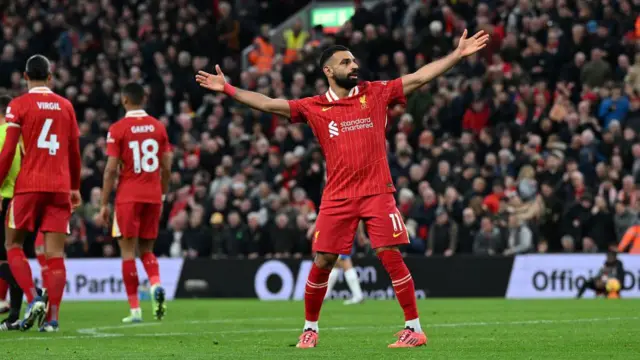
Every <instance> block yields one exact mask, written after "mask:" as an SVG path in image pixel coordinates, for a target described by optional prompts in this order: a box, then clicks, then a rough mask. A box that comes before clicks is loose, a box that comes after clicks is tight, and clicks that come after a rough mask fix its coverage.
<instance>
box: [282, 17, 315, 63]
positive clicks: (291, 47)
mask: <svg viewBox="0 0 640 360" xmlns="http://www.w3.org/2000/svg"><path fill="white" fill-rule="evenodd" d="M283 36H284V41H285V44H286V46H287V49H286V50H285V52H284V63H285V64H291V63H292V62H294V61H296V60H297V58H298V51H300V50H301V49H302V47H304V45H305V44H306V43H307V40H309V33H308V32H306V31H303V30H302V21H300V19H298V20H297V21H296V22H295V24H293V27H292V28H291V29H289V30H286V31H285V32H284V34H283Z"/></svg>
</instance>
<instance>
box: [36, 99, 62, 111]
mask: <svg viewBox="0 0 640 360" xmlns="http://www.w3.org/2000/svg"><path fill="white" fill-rule="evenodd" d="M36 104H38V109H40V110H57V111H60V110H62V108H61V107H60V104H59V103H57V102H40V101H36Z"/></svg>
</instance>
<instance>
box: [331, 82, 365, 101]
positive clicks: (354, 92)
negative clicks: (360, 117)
mask: <svg viewBox="0 0 640 360" xmlns="http://www.w3.org/2000/svg"><path fill="white" fill-rule="evenodd" d="M358 93H360V89H358V87H357V86H354V87H353V88H352V89H351V90H349V95H347V97H349V96H354V95H358ZM325 95H326V97H327V100H329V102H332V101H338V100H340V98H339V97H338V95H336V93H335V92H334V91H333V90H332V89H331V87H329V91H327V92H326V93H325Z"/></svg>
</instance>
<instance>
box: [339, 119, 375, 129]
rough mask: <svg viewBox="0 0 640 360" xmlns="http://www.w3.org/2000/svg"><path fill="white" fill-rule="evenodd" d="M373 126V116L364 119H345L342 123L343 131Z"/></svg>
mask: <svg viewBox="0 0 640 360" xmlns="http://www.w3.org/2000/svg"><path fill="white" fill-rule="evenodd" d="M372 127H373V122H371V118H364V119H356V120H349V121H343V122H342V123H340V129H341V132H347V131H354V130H362V129H368V128H372Z"/></svg>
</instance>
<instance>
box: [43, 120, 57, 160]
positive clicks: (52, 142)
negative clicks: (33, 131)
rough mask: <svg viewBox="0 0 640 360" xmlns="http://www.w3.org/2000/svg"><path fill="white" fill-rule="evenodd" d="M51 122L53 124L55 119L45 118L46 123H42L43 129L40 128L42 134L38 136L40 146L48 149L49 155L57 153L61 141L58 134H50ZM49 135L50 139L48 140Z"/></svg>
mask: <svg viewBox="0 0 640 360" xmlns="http://www.w3.org/2000/svg"><path fill="white" fill-rule="evenodd" d="M51 124H53V119H45V120H44V125H42V130H40V135H39V136H38V148H39V149H48V150H49V155H55V154H57V153H58V149H60V143H59V142H58V135H56V134H49V131H51ZM47 137H48V138H49V140H47Z"/></svg>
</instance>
